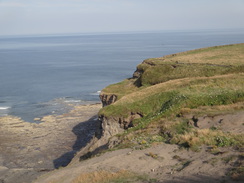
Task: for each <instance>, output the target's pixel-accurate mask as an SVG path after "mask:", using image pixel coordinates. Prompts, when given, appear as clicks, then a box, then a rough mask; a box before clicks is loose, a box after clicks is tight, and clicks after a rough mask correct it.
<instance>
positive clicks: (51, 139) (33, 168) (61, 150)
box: [0, 104, 102, 183]
mask: <svg viewBox="0 0 244 183" xmlns="http://www.w3.org/2000/svg"><path fill="white" fill-rule="evenodd" d="M101 107H102V104H91V105H83V106H74V108H73V109H72V110H71V111H70V112H68V113H65V114H62V115H56V116H55V115H49V116H44V117H43V118H40V119H35V120H38V121H39V122H40V123H39V124H38V123H29V122H25V121H23V120H21V119H20V118H18V117H14V116H6V117H1V118H0V183H29V182H32V181H33V180H34V179H35V178H37V177H38V176H40V175H42V174H43V173H46V172H47V171H50V170H53V169H55V168H59V167H63V166H66V165H68V163H69V162H70V161H71V160H72V158H73V157H74V155H75V154H76V152H78V151H79V150H80V149H81V148H83V147H85V145H86V144H87V143H89V142H90V141H91V139H92V138H93V137H94V134H95V132H96V130H97V129H98V127H99V125H100V122H99V121H98V119H97V114H98V111H99V110H100V109H101Z"/></svg>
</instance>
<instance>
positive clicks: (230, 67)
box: [99, 44, 244, 146]
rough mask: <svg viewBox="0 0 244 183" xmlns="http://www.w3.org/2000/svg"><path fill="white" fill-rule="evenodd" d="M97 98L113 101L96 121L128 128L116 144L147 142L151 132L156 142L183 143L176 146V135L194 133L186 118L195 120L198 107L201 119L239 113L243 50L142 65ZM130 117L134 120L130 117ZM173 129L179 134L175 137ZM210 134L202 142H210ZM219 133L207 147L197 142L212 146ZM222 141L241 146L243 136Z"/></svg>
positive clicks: (229, 48) (201, 52)
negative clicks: (115, 122) (111, 97)
mask: <svg viewBox="0 0 244 183" xmlns="http://www.w3.org/2000/svg"><path fill="white" fill-rule="evenodd" d="M101 95H102V96H105V95H107V96H109V95H114V96H116V101H115V102H114V103H113V104H111V105H108V106H106V107H104V108H103V109H102V110H101V111H100V113H99V115H100V117H101V118H106V119H109V118H110V119H111V118H113V119H118V123H120V124H122V125H121V127H124V128H126V129H127V128H129V129H128V130H127V131H126V132H125V133H124V134H123V135H122V136H120V140H122V142H126V143H128V142H131V140H129V141H128V136H130V139H135V138H137V137H138V136H148V135H149V136H150V135H151V134H152V132H153V133H154V134H156V136H157V137H156V138H159V139H161V140H164V141H170V142H172V143H178V144H180V143H181V144H183V143H186V142H181V141H179V138H180V135H182V134H186V133H188V132H189V133H193V131H198V130H200V129H198V128H194V126H193V125H191V124H190V123H191V122H190V120H189V119H187V117H186V116H187V115H189V114H191V116H193V115H195V113H196V111H198V112H199V111H200V108H201V107H203V106H205V109H204V111H206V112H205V115H208V114H210V113H211V114H212V113H213V111H215V114H220V113H226V112H230V111H233V108H232V107H230V106H231V105H234V104H235V110H243V101H244V44H236V45H226V46H216V47H211V48H204V49H198V50H193V51H188V52H183V53H179V54H173V55H168V56H165V57H162V58H154V59H147V60H145V61H144V62H143V63H142V64H140V65H138V67H137V70H136V72H135V73H134V75H133V78H130V79H126V80H124V81H122V82H120V83H118V84H114V85H110V86H108V87H107V88H105V89H104V90H103V91H102V94H101ZM104 103H106V101H104ZM220 106H226V107H220ZM228 106H229V107H228ZM217 107H219V108H218V109H219V110H216V109H217ZM204 111H202V114H204ZM207 113H208V114H207ZM135 114H137V118H136V119H135V118H134V117H133V115H135ZM138 116H140V117H138ZM182 125H183V126H182ZM184 125H185V126H184ZM177 128H179V129H180V128H181V129H183V130H178V131H177ZM184 129H185V130H184ZM179 131H180V132H179ZM211 132H212V131H210V132H209V133H206V136H209V137H210V136H211V135H210V133H211ZM219 133H220V132H219ZM219 133H218V134H217V133H216V134H215V135H213V136H214V137H212V138H213V139H215V140H213V141H211V143H210V142H209V141H207V140H206V141H204V140H203V141H202V142H203V143H205V144H206V143H208V142H209V144H212V145H216V144H217V143H218V142H217V141H218V140H216V138H217V137H216V136H218V135H220V134H219ZM128 134H129V135H128ZM211 134H212V133H211ZM220 136H224V134H223V135H220ZM228 137H230V138H232V139H234V140H233V143H231V144H229V145H233V144H238V145H239V146H243V145H244V142H243V140H241V138H242V137H243V134H238V135H237V134H233V135H229V136H228ZM132 141H133V140H132ZM149 141H150V140H149ZM122 144H123V143H122ZM187 145H188V146H190V145H191V144H187ZM192 146H194V144H192Z"/></svg>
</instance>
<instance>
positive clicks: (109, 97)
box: [99, 93, 118, 107]
mask: <svg viewBox="0 0 244 183" xmlns="http://www.w3.org/2000/svg"><path fill="white" fill-rule="evenodd" d="M99 97H100V100H101V102H102V104H103V107H105V106H107V105H110V104H112V103H114V102H116V100H117V98H118V97H117V95H115V94H105V93H101V94H100V96H99Z"/></svg>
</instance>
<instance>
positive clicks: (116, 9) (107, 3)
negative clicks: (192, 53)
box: [0, 0, 244, 35]
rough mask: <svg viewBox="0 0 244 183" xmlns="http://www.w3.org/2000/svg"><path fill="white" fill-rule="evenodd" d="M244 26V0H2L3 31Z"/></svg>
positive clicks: (63, 31)
mask: <svg viewBox="0 0 244 183" xmlns="http://www.w3.org/2000/svg"><path fill="white" fill-rule="evenodd" d="M222 28H228V29H229V28H244V0H0V35H12V34H54V33H87V32H88V33H89V32H117V31H150V30H184V29H222Z"/></svg>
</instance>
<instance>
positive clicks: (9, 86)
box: [0, 30, 244, 121]
mask: <svg viewBox="0 0 244 183" xmlns="http://www.w3.org/2000/svg"><path fill="white" fill-rule="evenodd" d="M243 42H244V31H243V30H236V31H233V30H232V31H230V30H229V31H228V30H225V31H224V30H223V31H188V32H187V31H184V32H179V31H175V32H151V33H120V34H119V33H116V34H93V35H88V34H80V35H78V34H75V35H74V34H73V35H49V36H47V35H46V36H43V35H42V36H23V37H17V36H14V37H9V36H8V37H0V116H5V115H15V116H19V117H21V118H22V119H24V120H27V121H33V119H34V117H41V116H43V115H46V114H50V113H61V112H64V111H65V110H67V106H68V105H67V104H76V103H79V104H80V103H87V102H88V101H89V102H97V101H99V97H98V94H99V91H100V90H102V88H104V87H105V86H107V85H109V84H112V83H116V82H118V81H121V80H123V79H125V78H128V77H131V76H132V74H133V72H134V71H135V69H136V66H137V65H138V64H139V63H140V62H142V61H143V60H144V59H147V58H152V57H161V56H163V55H167V54H172V53H177V52H182V51H187V50H191V49H196V48H201V47H207V46H215V45H224V44H232V43H243Z"/></svg>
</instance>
